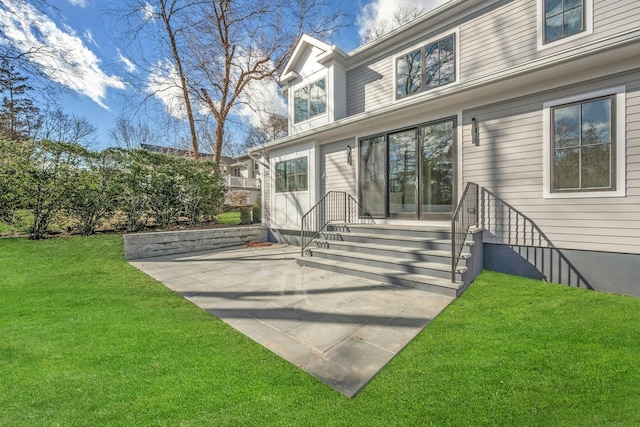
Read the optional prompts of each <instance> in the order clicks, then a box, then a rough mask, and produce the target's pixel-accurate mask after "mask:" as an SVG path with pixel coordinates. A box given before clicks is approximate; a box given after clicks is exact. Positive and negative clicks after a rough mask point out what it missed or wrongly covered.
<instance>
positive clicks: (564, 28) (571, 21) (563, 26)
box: [544, 0, 585, 43]
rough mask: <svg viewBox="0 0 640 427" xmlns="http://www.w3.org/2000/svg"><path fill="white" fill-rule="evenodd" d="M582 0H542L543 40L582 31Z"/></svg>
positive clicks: (553, 39)
mask: <svg viewBox="0 0 640 427" xmlns="http://www.w3.org/2000/svg"><path fill="white" fill-rule="evenodd" d="M584 13H585V9H584V0H544V42H545V43H549V42H552V41H555V40H558V39H561V38H564V37H568V36H571V35H573V34H576V33H579V32H581V31H584V29H585V26H584V21H585V19H584Z"/></svg>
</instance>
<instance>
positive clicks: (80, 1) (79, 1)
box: [69, 0, 87, 7]
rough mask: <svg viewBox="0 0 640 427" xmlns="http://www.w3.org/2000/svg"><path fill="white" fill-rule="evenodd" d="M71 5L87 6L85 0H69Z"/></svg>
mask: <svg viewBox="0 0 640 427" xmlns="http://www.w3.org/2000/svg"><path fill="white" fill-rule="evenodd" d="M69 3H71V6H78V7H87V0H69Z"/></svg>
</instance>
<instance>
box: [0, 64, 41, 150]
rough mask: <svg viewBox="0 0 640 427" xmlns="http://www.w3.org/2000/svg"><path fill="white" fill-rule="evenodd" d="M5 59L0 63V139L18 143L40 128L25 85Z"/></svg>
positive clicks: (23, 80) (35, 108)
mask: <svg viewBox="0 0 640 427" xmlns="http://www.w3.org/2000/svg"><path fill="white" fill-rule="evenodd" d="M27 80H28V77H24V76H22V75H20V74H19V73H18V72H17V71H16V69H15V67H14V66H13V65H12V64H11V63H10V62H9V60H7V59H3V60H2V61H1V62H0V94H1V95H2V105H1V106H0V138H4V139H8V140H13V141H20V140H26V139H29V138H31V137H32V136H33V135H34V133H35V131H36V130H37V129H38V127H39V126H40V114H39V109H38V107H36V106H35V105H34V104H33V100H32V99H31V98H30V97H29V92H30V91H32V90H33V88H32V87H31V86H29V85H28V84H27Z"/></svg>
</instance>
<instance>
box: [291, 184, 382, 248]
mask: <svg viewBox="0 0 640 427" xmlns="http://www.w3.org/2000/svg"><path fill="white" fill-rule="evenodd" d="M363 220H371V215H369V214H367V213H364V212H362V207H361V206H360V204H359V203H358V201H357V200H356V199H355V198H354V197H353V196H352V195H351V194H349V193H345V192H344V191H329V192H327V194H325V195H324V196H323V197H322V199H320V200H319V201H318V203H316V204H315V205H314V206H313V207H312V208H311V209H309V211H308V212H307V213H305V214H304V215H303V216H302V220H301V231H300V237H301V246H302V249H301V251H302V256H304V250H305V249H306V248H307V247H308V246H309V245H310V244H311V242H312V241H313V239H315V238H316V237H318V236H319V235H320V233H322V231H324V230H325V229H326V228H327V225H328V224H329V223H331V222H334V221H339V222H343V223H359V222H362V221H363Z"/></svg>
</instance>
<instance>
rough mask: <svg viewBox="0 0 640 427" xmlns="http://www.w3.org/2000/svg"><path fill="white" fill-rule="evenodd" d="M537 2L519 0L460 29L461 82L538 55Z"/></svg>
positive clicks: (500, 69)
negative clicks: (536, 53)
mask: <svg viewBox="0 0 640 427" xmlns="http://www.w3.org/2000/svg"><path fill="white" fill-rule="evenodd" d="M536 9H537V6H536V2H535V1H534V0H518V1H512V2H507V3H506V4H505V5H504V6H502V7H500V8H497V9H494V10H491V11H489V12H488V13H485V14H482V15H480V16H478V17H477V18H475V19H472V20H470V21H468V22H466V23H464V24H463V25H461V26H460V73H461V75H462V76H461V77H462V81H466V80H469V79H473V78H476V77H479V76H485V75H489V74H491V73H493V72H496V71H502V70H505V69H507V68H509V67H512V66H515V65H517V64H520V63H522V62H526V61H527V60H528V59H531V58H533V56H534V55H535V52H536V31H537V27H536Z"/></svg>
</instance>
